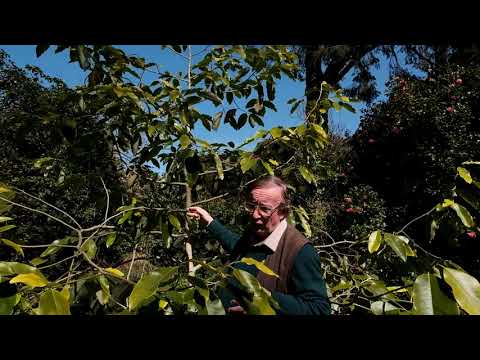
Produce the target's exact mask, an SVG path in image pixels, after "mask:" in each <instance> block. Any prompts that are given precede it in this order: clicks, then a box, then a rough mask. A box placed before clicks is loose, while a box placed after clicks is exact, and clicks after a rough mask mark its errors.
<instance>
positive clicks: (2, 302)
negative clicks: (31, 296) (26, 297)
mask: <svg viewBox="0 0 480 360" xmlns="http://www.w3.org/2000/svg"><path fill="white" fill-rule="evenodd" d="M21 297H22V296H21V294H15V295H12V296H9V297H3V298H2V297H0V315H12V314H13V309H14V308H15V306H16V305H17V304H18V302H19V301H20V298H21Z"/></svg>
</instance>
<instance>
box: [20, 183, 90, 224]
mask: <svg viewBox="0 0 480 360" xmlns="http://www.w3.org/2000/svg"><path fill="white" fill-rule="evenodd" d="M13 189H15V190H16V191H20V192H21V193H22V194H25V195H27V196H29V197H31V198H33V199H35V200H38V201H41V202H42V203H44V204H45V205H47V206H50V207H52V208H54V209H55V210H57V211H60V212H61V213H62V214H64V215H65V216H68V217H69V218H70V219H71V220H72V221H73V222H74V223H75V225H77V226H78V227H79V228H81V226H80V224H79V223H78V222H77V221H76V220H75V219H74V218H73V217H72V216H71V215H70V214H68V213H66V212H65V211H63V210H62V209H59V208H57V207H56V206H54V205H52V204H50V203H48V202H46V201H45V200H42V199H40V198H39V197H36V196H34V195H32V194H29V193H27V192H26V191H24V190H22V189H19V188H16V187H13Z"/></svg>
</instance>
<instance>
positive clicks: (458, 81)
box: [455, 79, 463, 85]
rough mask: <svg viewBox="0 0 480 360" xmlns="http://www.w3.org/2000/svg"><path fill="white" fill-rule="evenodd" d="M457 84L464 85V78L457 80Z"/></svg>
mask: <svg viewBox="0 0 480 360" xmlns="http://www.w3.org/2000/svg"><path fill="white" fill-rule="evenodd" d="M455 84H457V85H462V84H463V80H462V79H457V80H455Z"/></svg>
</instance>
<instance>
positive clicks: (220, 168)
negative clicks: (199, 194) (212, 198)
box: [213, 153, 224, 180]
mask: <svg viewBox="0 0 480 360" xmlns="http://www.w3.org/2000/svg"><path fill="white" fill-rule="evenodd" d="M213 158H214V159H215V166H216V167H217V172H218V177H219V178H220V180H223V177H224V176H223V166H222V160H220V156H218V154H217V153H214V154H213Z"/></svg>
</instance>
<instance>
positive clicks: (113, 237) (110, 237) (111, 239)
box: [105, 232, 117, 248]
mask: <svg viewBox="0 0 480 360" xmlns="http://www.w3.org/2000/svg"><path fill="white" fill-rule="evenodd" d="M116 238H117V233H116V232H113V233H111V234H108V236H107V239H106V240H105V246H106V247H107V248H109V247H110V246H112V245H113V243H114V242H115V240H116Z"/></svg>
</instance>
